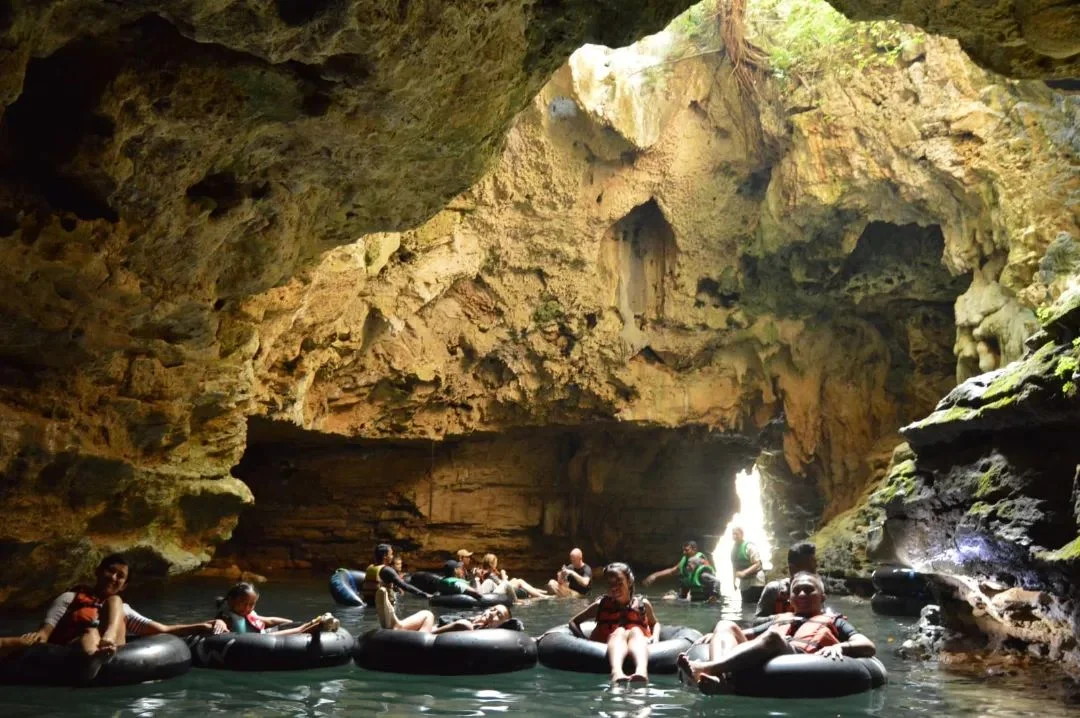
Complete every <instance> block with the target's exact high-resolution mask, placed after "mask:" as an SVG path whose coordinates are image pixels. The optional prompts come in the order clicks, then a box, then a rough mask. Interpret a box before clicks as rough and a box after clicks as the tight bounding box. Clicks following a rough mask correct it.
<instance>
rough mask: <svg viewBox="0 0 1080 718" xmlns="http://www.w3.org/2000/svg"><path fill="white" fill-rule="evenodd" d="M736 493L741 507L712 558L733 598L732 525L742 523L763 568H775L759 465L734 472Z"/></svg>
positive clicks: (735, 596) (725, 590)
mask: <svg viewBox="0 0 1080 718" xmlns="http://www.w3.org/2000/svg"><path fill="white" fill-rule="evenodd" d="M735 494H736V496H738V498H739V510H738V511H737V512H735V514H734V515H733V516H732V517H731V521H729V522H728V524H727V526H725V527H724V532H723V533H722V534H721V535H720V539H719V540H718V541H717V542H716V548H715V549H713V561H714V562H715V563H716V575H717V576H718V577H719V578H720V593H721V594H722V595H723V596H725V597H728V596H730V597H731V598H732V599H733V600H734V599H739V598H740V596H739V591H738V589H736V588H735V580H734V576H733V574H734V571H733V570H732V568H731V549H732V541H731V528H732V527H733V526H741V527H742V530H743V532H744V533H745V534H746V540H747V541H749V542H750V543H752V544H754V546H755V547H756V548H757V550H758V554H760V556H761V563H762V568H763V569H764V570H765V571H768V570H769V569H771V568H772V561H771V560H770V559H771V557H772V547H771V546H770V545H769V535H768V532H767V531H766V530H765V510H764V508H763V507H762V505H761V473H760V472H759V471H758V467H757V464H754V466H753V467H752V468H751V469H750V470H749V471H740V472H739V473H738V474H736V475H735Z"/></svg>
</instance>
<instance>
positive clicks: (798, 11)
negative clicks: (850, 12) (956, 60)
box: [747, 0, 917, 80]
mask: <svg viewBox="0 0 1080 718" xmlns="http://www.w3.org/2000/svg"><path fill="white" fill-rule="evenodd" d="M747 20H748V22H749V24H750V25H751V26H752V27H753V28H754V29H755V31H756V32H757V37H755V38H754V40H755V41H756V42H758V43H759V44H761V45H762V46H763V47H764V49H765V51H766V52H767V53H768V56H769V64H770V66H771V68H772V72H773V74H774V75H775V76H776V77H778V78H780V79H781V80H786V79H789V78H794V77H797V76H800V75H801V76H810V75H820V74H822V73H824V72H825V71H826V69H830V70H835V71H836V72H839V73H847V74H851V73H853V72H855V71H857V70H864V69H866V68H868V67H872V66H888V65H894V64H895V63H896V61H897V60H898V59H899V57H900V54H901V52H903V50H904V48H905V47H906V46H908V45H909V44H911V43H914V42H916V41H917V38H916V36H915V35H913V34H912V33H910V32H908V31H907V30H905V29H904V28H903V27H902V26H901V25H900V24H899V23H895V22H859V23H856V22H852V21H850V20H848V19H847V18H846V17H844V16H843V15H841V14H840V13H839V12H837V11H836V10H835V9H834V8H833V7H832V6H831V5H830V4H829V3H827V2H825V0H753V1H752V2H751V3H750V5H749V7H748V9H747Z"/></svg>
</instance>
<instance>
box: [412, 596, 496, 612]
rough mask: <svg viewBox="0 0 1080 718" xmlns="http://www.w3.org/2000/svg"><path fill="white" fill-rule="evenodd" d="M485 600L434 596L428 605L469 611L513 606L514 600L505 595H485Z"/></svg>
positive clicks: (467, 597)
mask: <svg viewBox="0 0 1080 718" xmlns="http://www.w3.org/2000/svg"><path fill="white" fill-rule="evenodd" d="M483 596H484V597H483V599H476V598H474V597H472V596H469V595H466V594H464V593H462V594H457V595H449V596H447V595H441V594H440V595H438V596H432V597H431V598H430V599H429V601H428V603H429V604H430V605H432V606H436V607H438V608H456V609H458V610H468V609H470V608H487V607H489V606H511V605H513V603H514V602H513V600H512V599H511V598H510V597H509V596H507V595H506V594H505V593H485V594H483Z"/></svg>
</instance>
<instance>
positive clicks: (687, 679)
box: [675, 653, 695, 686]
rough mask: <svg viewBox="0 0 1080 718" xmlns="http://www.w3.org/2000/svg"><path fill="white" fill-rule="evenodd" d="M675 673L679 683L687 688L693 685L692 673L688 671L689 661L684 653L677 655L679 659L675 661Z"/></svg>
mask: <svg viewBox="0 0 1080 718" xmlns="http://www.w3.org/2000/svg"><path fill="white" fill-rule="evenodd" d="M675 672H676V673H678V674H679V682H680V683H682V684H684V685H687V686H692V685H694V684H695V681H694V672H693V671H692V670H690V659H689V658H687V657H686V654H685V653H681V654H679V657H678V658H677V659H675Z"/></svg>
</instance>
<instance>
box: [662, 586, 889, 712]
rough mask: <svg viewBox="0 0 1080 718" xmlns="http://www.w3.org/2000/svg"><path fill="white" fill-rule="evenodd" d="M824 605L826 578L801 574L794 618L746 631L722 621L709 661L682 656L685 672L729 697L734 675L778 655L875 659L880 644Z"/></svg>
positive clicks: (782, 616)
mask: <svg viewBox="0 0 1080 718" xmlns="http://www.w3.org/2000/svg"><path fill="white" fill-rule="evenodd" d="M824 601H825V587H824V584H822V582H821V578H819V577H818V576H817V575H815V574H812V573H805V572H803V573H798V574H796V575H795V577H794V578H792V579H791V603H792V606H793V608H794V609H795V610H794V611H793V612H792V613H781V614H779V615H777V616H774V617H773V619H772V620H771V621H769V622H767V623H764V624H762V625H760V626H755V627H754V628H751V629H747V630H746V631H743V630H742V629H741V628H739V626H737V625H736V624H734V623H732V622H731V621H720V622H719V623H717V624H716V627H715V628H713V632H712V636H711V637H710V638H709V660H707V661H691V660H689V658H688V657H687V655H686V654H685V653H684V654H683V655H681V656H679V660H678V667H679V673H680V674H681V676H682V677H683V679H684V680H687V679H688V680H690V681H692V682H693V683H694V684H696V685H697V686H698V688H699V689H700V690H701V691H702V692H703V693H723V692H725V691H726V690H727V689H728V688H729V687H730V681H731V680H732V675H733V674H736V673H738V672H739V671H740V670H745V669H750V668H756V667H758V666H761V665H764V664H765V663H767V662H768V661H769V660H770V659H772V658H775V657H776V656H782V655H786V654H794V653H809V654H813V655H817V656H821V658H822V660H830V659H831V660H837V659H839V658H841V657H842V656H852V657H857V658H864V657H869V656H872V655H874V653H875V652H876V650H877V649H876V648H875V646H874V642H873V641H871V640H870V639H869V638H867V637H866V636H864V635H862V634H861V633H859V632H858V630H856V628H855V627H854V626H852V625H851V623H849V622H848V621H847V619H845V618H844V617H843V616H838V615H835V614H825V613H822V611H821V608H822V604H823V603H824Z"/></svg>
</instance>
